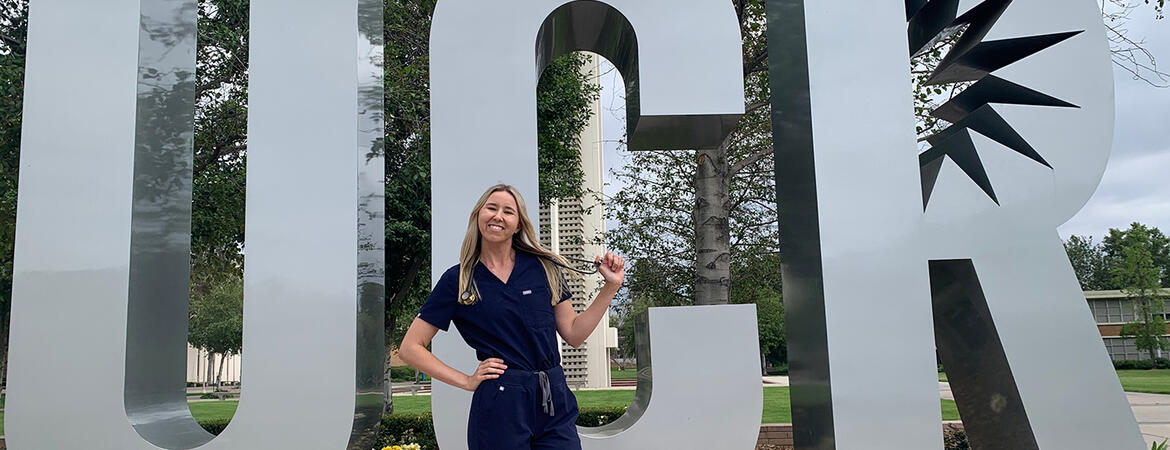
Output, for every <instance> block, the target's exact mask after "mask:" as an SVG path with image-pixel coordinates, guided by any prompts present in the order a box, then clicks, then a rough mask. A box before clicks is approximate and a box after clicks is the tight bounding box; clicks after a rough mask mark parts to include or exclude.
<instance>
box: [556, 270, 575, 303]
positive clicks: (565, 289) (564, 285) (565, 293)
mask: <svg viewBox="0 0 1170 450" xmlns="http://www.w3.org/2000/svg"><path fill="white" fill-rule="evenodd" d="M570 298H573V290H572V289H570V288H569V283H568V282H567V281H566V280H565V275H564V274H561V299H560V300H557V304H560V303H561V302H563V301H565V300H568V299H570Z"/></svg>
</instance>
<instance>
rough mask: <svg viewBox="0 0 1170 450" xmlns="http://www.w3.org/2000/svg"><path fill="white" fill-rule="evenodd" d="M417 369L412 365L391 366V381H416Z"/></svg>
mask: <svg viewBox="0 0 1170 450" xmlns="http://www.w3.org/2000/svg"><path fill="white" fill-rule="evenodd" d="M415 373H416V370H415V369H414V367H410V366H398V367H391V368H390V380H391V381H414V376H415Z"/></svg>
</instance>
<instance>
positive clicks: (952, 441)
mask: <svg viewBox="0 0 1170 450" xmlns="http://www.w3.org/2000/svg"><path fill="white" fill-rule="evenodd" d="M943 448H944V449H945V450H970V449H971V444H968V443H967V432H965V431H963V429H961V428H955V427H946V428H944V429H943Z"/></svg>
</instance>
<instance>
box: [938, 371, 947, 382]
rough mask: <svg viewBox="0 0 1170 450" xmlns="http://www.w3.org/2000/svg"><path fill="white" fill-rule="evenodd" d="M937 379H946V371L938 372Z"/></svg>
mask: <svg viewBox="0 0 1170 450" xmlns="http://www.w3.org/2000/svg"><path fill="white" fill-rule="evenodd" d="M938 381H947V373H946V372H939V373H938Z"/></svg>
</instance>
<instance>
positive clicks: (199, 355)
mask: <svg viewBox="0 0 1170 450" xmlns="http://www.w3.org/2000/svg"><path fill="white" fill-rule="evenodd" d="M221 360H222V361H223V373H222V375H221V377H220V379H219V380H220V381H222V382H224V383H238V382H239V381H240V355H232V356H229V357H227V359H222V355H218V354H217V355H214V359H212V360H211V361H212V363H213V364H214V366H212V368H211V379H212V380H215V375H216V373H217V372H218V371H219V364H220V361H221ZM207 365H208V358H207V352H205V351H203V350H199V349H197V348H195V347H192V346H191V345H190V344H188V345H187V382H188V383H202V382H205V381H207Z"/></svg>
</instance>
